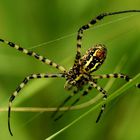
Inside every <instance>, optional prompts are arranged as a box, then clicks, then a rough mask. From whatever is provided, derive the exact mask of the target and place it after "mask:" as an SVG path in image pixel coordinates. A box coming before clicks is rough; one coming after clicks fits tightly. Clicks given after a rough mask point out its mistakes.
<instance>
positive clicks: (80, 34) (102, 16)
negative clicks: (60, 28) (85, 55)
mask: <svg viewBox="0 0 140 140" xmlns="http://www.w3.org/2000/svg"><path fill="white" fill-rule="evenodd" d="M130 12H140V10H127V11H120V12H109V13H102V14H100V15H98V16H97V17H95V18H94V19H92V20H91V21H90V22H89V23H88V24H85V25H83V26H82V27H81V28H79V30H78V34H77V53H76V58H75V63H77V62H78V60H79V59H80V58H81V45H82V38H83V32H84V31H85V30H88V29H89V28H90V27H91V26H93V25H94V24H96V23H97V22H98V21H100V20H102V19H103V18H104V17H106V16H111V15H117V14H123V13H130Z"/></svg>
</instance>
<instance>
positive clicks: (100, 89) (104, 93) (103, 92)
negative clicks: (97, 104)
mask: <svg viewBox="0 0 140 140" xmlns="http://www.w3.org/2000/svg"><path fill="white" fill-rule="evenodd" d="M89 83H90V85H91V86H92V87H93V88H96V89H97V90H98V91H99V92H100V93H101V94H102V95H103V100H106V99H107V92H106V91H105V90H104V89H103V88H102V87H100V86H98V85H97V84H96V83H94V82H92V81H90V82H89ZM105 107H106V104H103V105H102V108H101V111H100V113H99V115H98V117H97V119H96V123H98V122H99V120H100V118H101V115H102V113H103V112H104V110H105Z"/></svg>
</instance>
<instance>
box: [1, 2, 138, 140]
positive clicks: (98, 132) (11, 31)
mask: <svg viewBox="0 0 140 140" xmlns="http://www.w3.org/2000/svg"><path fill="white" fill-rule="evenodd" d="M127 9H140V1H139V0H133V1H132V0H123V1H122V0H117V1H112V0H107V1H102V0H94V1H93V0H73V1H66V0H53V1H49V0H40V1H36V0H34V1H33V0H30V1H28V0H12V1H10V0H0V38H3V39H6V40H9V41H13V42H15V43H17V44H20V45H21V46H22V47H24V48H28V49H31V50H34V51H36V52H38V53H39V54H42V55H43V56H47V57H48V58H50V59H51V60H53V61H55V62H57V63H59V64H61V65H63V66H65V67H66V68H67V69H68V68H70V67H71V66H72V64H73V61H74V57H75V51H76V33H77V30H78V28H79V27H80V26H82V25H83V24H85V23H87V22H88V21H89V20H90V19H92V18H93V17H95V16H97V15H98V14H100V13H102V12H108V11H111V12H112V11H120V10H127ZM53 40H55V41H53ZM50 41H52V42H50ZM47 42H50V43H47ZM42 43H46V45H41V44H42ZM97 43H103V44H106V46H107V49H108V56H107V60H106V61H105V63H104V65H103V66H102V67H101V68H100V70H98V71H97V72H96V73H98V74H99V73H100V74H105V73H112V72H113V71H114V69H115V67H116V66H118V65H119V67H121V72H122V73H125V74H128V75H130V76H131V77H134V76H135V75H136V74H138V73H139V71H140V13H130V14H122V15H116V16H112V17H107V18H105V19H104V20H102V21H101V22H99V24H97V26H96V27H95V28H92V29H91V30H88V31H86V32H85V33H84V40H83V47H82V52H83V53H84V52H85V51H86V50H87V49H88V48H89V47H91V46H92V45H93V44H97ZM36 45H40V46H36ZM0 46H1V47H0V60H1V61H0V107H7V105H8V99H9V96H10V95H11V94H12V92H13V91H14V90H15V89H16V87H17V86H18V85H19V84H20V82H21V81H22V80H23V79H24V77H25V76H28V75H29V74H31V73H41V72H46V73H56V72H59V71H57V70H56V69H53V68H51V67H50V66H47V65H44V64H42V63H40V62H39V61H36V60H35V59H34V58H31V57H28V56H26V55H24V54H22V53H19V52H17V51H16V50H15V49H11V48H9V47H7V46H6V45H4V44H2V43H1V45H0ZM2 46H4V47H2ZM33 47H34V48H33ZM123 57H125V58H126V61H125V63H123V64H119V62H120V61H121V59H122V58H123ZM118 72H119V71H118ZM103 81H104V82H99V84H100V85H101V86H103V87H104V86H105V84H106V82H107V80H103ZM64 83H65V80H64V79H47V80H46V79H42V80H33V81H31V82H30V84H28V85H27V87H26V88H25V89H24V90H23V91H22V92H21V94H20V95H19V96H18V97H17V98H16V99H15V101H14V103H13V106H16V107H21V106H24V107H25V106H26V107H29V106H30V107H56V106H57V105H59V104H60V103H61V102H62V101H63V100H64V99H65V98H66V97H67V96H68V94H69V93H70V92H68V91H65V90H64V88H63V86H64ZM124 83H125V82H124V81H123V80H121V79H120V80H116V81H115V83H114V84H113V86H112V88H111V89H110V90H109V93H112V92H113V91H115V90H116V89H118V88H119V87H120V86H121V85H123V84H124ZM92 93H93V94H90V95H89V96H88V97H85V98H84V99H82V100H81V101H80V102H79V103H82V102H86V101H87V100H90V99H91V98H93V97H94V95H97V94H98V92H96V90H93V92H92ZM139 93H140V91H139V90H138V89H136V88H135V87H134V88H131V89H129V90H128V91H127V92H126V94H124V95H123V96H121V97H120V98H117V99H116V100H113V101H112V102H111V103H109V104H108V105H107V109H106V111H105V113H104V114H103V116H102V119H101V121H100V123H98V124H96V123H95V120H96V117H97V115H98V112H99V110H100V108H99V109H98V110H95V111H93V112H92V113H90V115H87V116H86V117H84V118H83V119H82V120H80V121H79V122H78V123H76V124H74V125H73V126H72V127H70V128H69V129H67V130H66V131H64V132H63V133H61V134H60V135H58V136H57V137H56V138H55V139H56V140H62V139H65V140H77V139H80V140H94V139H96V140H102V139H104V140H112V139H113V140H139V139H140V132H139V130H140V120H139V118H140V109H139V107H140V94H139ZM89 108H90V107H89ZM89 108H84V109H82V110H76V111H69V112H68V113H66V114H65V116H64V117H63V118H62V119H60V120H59V121H58V122H54V121H53V120H52V119H51V118H50V116H51V112H45V113H30V112H28V113H25V112H22V113H21V112H20V113H19V112H12V114H11V126H12V130H13V133H14V136H13V137H11V136H10V134H9V132H8V129H7V112H0V140H4V139H6V140H12V139H13V140H18V139H20V140H43V139H45V138H47V137H48V136H50V135H52V134H54V133H55V132H57V131H58V130H60V129H61V128H63V127H64V126H66V125H67V124H69V123H70V122H71V121H73V120H74V119H76V118H77V117H79V116H80V115H81V114H82V113H84V112H86V111H87V110H88V109H89Z"/></svg>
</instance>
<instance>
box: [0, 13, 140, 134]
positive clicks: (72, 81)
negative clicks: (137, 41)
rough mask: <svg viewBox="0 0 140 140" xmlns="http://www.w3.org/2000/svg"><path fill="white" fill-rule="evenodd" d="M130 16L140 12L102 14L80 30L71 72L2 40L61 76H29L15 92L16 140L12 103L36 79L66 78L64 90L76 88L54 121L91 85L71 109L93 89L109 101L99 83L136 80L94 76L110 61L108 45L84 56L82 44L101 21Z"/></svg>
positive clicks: (107, 75)
mask: <svg viewBox="0 0 140 140" xmlns="http://www.w3.org/2000/svg"><path fill="white" fill-rule="evenodd" d="M129 12H140V10H126V11H119V12H109V13H102V14H100V15H98V16H97V17H95V18H93V19H92V20H91V21H90V22H89V23H88V24H85V25H83V26H82V27H80V28H79V30H78V34H77V52H76V57H75V61H74V65H73V66H72V68H70V69H69V70H66V69H65V68H64V67H63V66H60V65H58V64H57V63H55V62H52V61H51V60H50V59H48V58H46V57H43V56H41V55H39V54H37V53H35V52H33V51H29V50H27V49H24V48H22V47H20V46H18V45H16V44H14V43H12V42H9V41H6V40H3V39H0V42H3V43H5V44H7V45H8V46H10V47H12V48H15V49H16V50H18V51H20V52H22V53H24V54H26V55H29V56H32V57H34V58H35V59H37V60H39V61H41V62H43V63H45V64H48V65H50V66H52V67H54V68H56V69H58V70H59V71H60V73H57V74H47V73H38V74H31V75H29V76H27V77H26V78H25V79H24V80H23V81H22V83H21V84H20V85H19V86H18V87H17V88H16V90H15V91H14V92H13V94H12V95H11V97H10V98H9V106H8V129H9V132H10V134H11V136H13V133H12V131H11V127H10V114H11V106H12V102H13V101H14V99H15V97H16V96H17V95H18V94H19V93H20V91H21V89H23V88H24V86H25V85H26V84H27V83H28V82H29V81H30V80H32V79H40V78H65V79H66V83H65V85H64V88H65V89H67V90H72V88H73V87H75V88H76V90H73V92H72V94H70V95H69V96H68V97H67V98H66V99H65V100H64V101H63V103H62V104H60V106H59V107H58V108H57V110H56V111H55V112H54V113H53V114H52V117H55V116H56V113H57V112H58V111H59V108H60V107H62V106H64V105H65V104H66V102H68V101H69V100H70V99H71V98H72V97H73V96H74V95H76V94H77V93H78V92H79V91H81V90H82V88H83V87H84V86H85V85H87V86H88V87H87V88H86V89H85V90H84V91H83V93H82V94H81V96H80V97H79V98H77V99H76V100H75V101H74V102H73V103H72V104H71V105H70V106H69V108H70V107H71V106H73V105H75V104H76V103H77V102H78V101H79V100H80V99H81V98H82V97H84V96H86V95H88V93H89V91H91V90H92V89H93V88H95V89H97V90H98V91H99V92H100V93H101V94H102V95H103V100H106V99H107V92H106V91H105V90H104V89H103V88H102V87H100V86H99V85H98V84H97V80H98V79H104V78H122V79H124V80H126V81H127V82H129V81H131V80H132V79H131V78H130V77H129V76H127V75H125V74H121V73H114V74H103V75H93V74H92V73H93V72H94V71H96V70H98V69H99V67H100V66H101V65H102V64H103V62H104V61H105V59H106V55H107V49H106V47H105V45H103V44H97V45H94V46H93V47H91V48H89V49H88V51H87V52H86V53H85V54H84V55H81V44H82V38H83V32H84V31H85V30H87V29H89V28H90V27H91V26H92V25H94V24H96V23H97V22H98V21H100V20H102V19H103V18H104V17H107V16H111V15H117V14H123V13H129ZM136 86H137V87H138V88H140V83H138V84H137V85H136ZM105 106H106V105H105V104H103V105H102V108H101V111H100V112H99V115H98V117H97V120H96V122H98V121H99V119H100V117H101V115H102V113H103V111H104V109H105ZM62 115H63V113H62V114H61V115H59V116H58V117H57V118H56V119H55V120H58V119H59V118H60V117H62Z"/></svg>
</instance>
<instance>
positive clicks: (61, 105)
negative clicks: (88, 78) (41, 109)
mask: <svg viewBox="0 0 140 140" xmlns="http://www.w3.org/2000/svg"><path fill="white" fill-rule="evenodd" d="M78 91H79V90H78V89H77V90H74V91H73V93H72V94H70V95H69V96H68V97H67V98H66V99H65V100H64V101H63V102H62V103H61V104H60V105H59V106H58V107H57V110H56V111H55V112H54V113H53V114H52V116H51V117H52V118H54V117H55V116H56V114H57V113H58V111H59V109H60V107H63V106H64V105H65V104H66V103H67V102H68V101H69V100H70V99H71V98H72V97H73V96H74V95H76V94H77V93H78Z"/></svg>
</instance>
